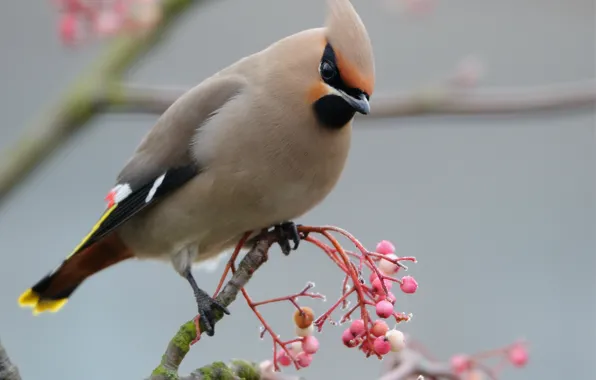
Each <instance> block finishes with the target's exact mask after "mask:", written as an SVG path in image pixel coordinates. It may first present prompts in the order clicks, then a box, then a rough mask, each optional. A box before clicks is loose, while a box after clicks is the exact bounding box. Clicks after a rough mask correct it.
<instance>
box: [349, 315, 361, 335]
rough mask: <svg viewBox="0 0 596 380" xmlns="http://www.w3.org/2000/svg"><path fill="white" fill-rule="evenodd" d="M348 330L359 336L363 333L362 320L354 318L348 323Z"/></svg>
mask: <svg viewBox="0 0 596 380" xmlns="http://www.w3.org/2000/svg"><path fill="white" fill-rule="evenodd" d="M350 332H351V333H352V335H354V336H359V335H362V334H364V321H363V320H362V319H356V320H355V321H353V322H352V324H351V325H350Z"/></svg>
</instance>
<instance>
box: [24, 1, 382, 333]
mask: <svg viewBox="0 0 596 380" xmlns="http://www.w3.org/2000/svg"><path fill="white" fill-rule="evenodd" d="M374 81H375V72H374V59H373V52H372V47H371V43H370V39H369V36H368V34H367V31H366V29H365V27H364V25H363V23H362V21H361V19H360V17H359V16H358V14H357V13H356V11H355V10H354V8H353V7H352V4H351V3H350V2H349V0H328V1H327V19H326V22H325V26H324V27H322V28H314V29H308V30H305V31H302V32H299V33H296V34H294V35H291V36H288V37H286V38H283V39H281V40H279V41H278V42H275V43H273V44H271V45H270V46H268V47H267V48H265V49H264V50H262V51H260V52H257V53H255V54H253V55H250V56H248V57H245V58H243V59H241V60H239V61H237V62H236V63H234V64H232V65H230V66H228V67H227V68H225V69H223V70H221V71H220V72H218V73H216V74H214V75H213V76H211V77H209V78H207V79H205V80H204V81H203V82H201V83H200V84H198V85H197V86H195V87H193V88H192V89H190V90H189V91H187V92H186V93H185V94H183V95H182V96H181V97H180V98H179V99H177V101H176V102H174V104H172V106H171V107H170V108H169V109H168V110H166V111H165V112H164V113H163V115H161V117H160V118H159V119H158V120H157V122H156V124H155V125H154V126H153V128H152V129H151V130H150V131H149V132H148V134H147V135H146V136H145V137H144V139H143V140H142V141H141V143H140V145H139V146H138V147H137V149H136V151H135V152H134V154H133V155H132V157H131V158H130V160H129V161H128V162H127V163H126V165H125V166H124V168H123V169H122V171H121V172H120V174H119V175H118V177H117V180H116V184H115V186H114V187H113V188H112V190H111V191H110V192H109V194H108V196H107V198H106V199H107V202H108V205H107V207H106V209H105V211H104V213H103V215H102V216H101V217H100V219H99V221H98V222H97V223H96V224H95V226H94V227H93V228H92V229H91V231H90V232H89V234H88V235H87V236H86V237H85V238H84V239H83V240H82V241H81V242H80V244H79V245H78V246H77V247H76V248H75V249H74V250H73V251H72V253H71V254H70V255H69V256H68V257H67V258H66V259H64V260H63V261H62V263H61V264H60V265H59V266H58V267H57V268H56V269H54V270H53V271H51V272H50V273H49V274H48V275H46V276H45V277H43V278H42V279H41V280H40V281H38V282H37V283H36V284H35V285H33V287H31V288H30V289H28V290H26V291H25V292H24V293H23V294H22V295H21V296H20V298H19V304H20V305H21V306H29V307H32V308H33V313H34V314H38V313H40V312H44V311H50V312H55V311H57V310H58V309H60V308H61V307H62V306H63V305H64V304H65V303H66V302H67V300H68V298H69V297H70V296H71V295H72V294H73V292H74V291H75V289H77V288H78V287H79V285H81V283H82V282H83V281H84V280H85V279H86V278H88V277H89V276H92V275H93V274H95V273H97V272H99V271H101V270H103V269H105V268H107V267H109V266H111V265H114V264H116V263H118V262H121V261H123V260H126V259H129V258H139V259H161V260H169V261H171V263H172V264H173V266H174V268H175V269H176V271H177V272H178V273H179V274H180V275H181V276H183V277H184V278H186V280H187V281H188V282H189V283H190V285H191V286H192V288H193V291H194V295H195V299H196V303H197V306H198V312H199V315H200V318H201V322H202V323H203V324H204V326H205V328H206V332H207V334H208V335H213V334H214V329H213V325H214V315H213V310H216V309H219V310H220V311H223V312H225V313H227V314H229V312H228V310H227V309H226V308H225V307H224V306H223V305H220V304H219V303H218V302H217V301H215V300H214V299H213V298H212V297H211V296H209V295H208V294H207V293H206V292H205V291H203V290H202V289H201V288H199V286H198V285H197V283H196V281H195V279H194V277H193V275H192V273H191V266H192V264H193V263H197V262H199V261H202V260H205V259H209V258H212V257H214V256H216V255H219V254H220V253H222V252H224V251H225V250H227V249H229V248H231V247H233V246H234V245H235V244H237V242H238V241H239V240H240V239H241V237H242V236H243V235H244V234H245V233H246V232H248V231H256V232H260V231H262V230H264V229H269V228H274V229H276V230H277V231H278V232H279V236H280V238H279V244H280V246H281V247H282V251H283V252H284V253H285V254H288V253H289V251H290V249H296V247H297V245H298V242H299V240H300V237H299V236H298V233H297V231H296V225H295V224H294V223H293V222H292V220H294V219H296V218H298V217H299V216H301V215H303V214H305V213H306V212H307V211H309V210H310V209H312V208H313V207H314V206H316V205H317V204H319V203H320V202H321V201H322V200H323V199H324V198H325V197H326V196H327V195H328V194H329V192H330V191H331V190H332V189H333V188H334V186H335V185H336V183H337V181H338V179H339V178H340V175H341V173H342V171H343V168H344V165H345V162H346V158H347V155H348V151H349V148H350V139H351V129H352V119H353V117H354V115H355V113H356V112H359V113H361V114H368V113H369V111H370V108H369V97H370V96H371V95H372V92H373V88H374ZM290 240H292V241H293V243H294V244H293V247H292V248H291V247H290Z"/></svg>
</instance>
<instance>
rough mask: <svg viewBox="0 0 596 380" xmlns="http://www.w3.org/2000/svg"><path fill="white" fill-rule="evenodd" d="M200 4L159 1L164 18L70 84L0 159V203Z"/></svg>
mask: <svg viewBox="0 0 596 380" xmlns="http://www.w3.org/2000/svg"><path fill="white" fill-rule="evenodd" d="M202 2H204V0H163V1H161V7H162V18H161V20H160V21H159V22H158V23H157V24H156V26H155V27H153V28H151V29H149V30H147V31H144V32H142V33H134V34H125V35H121V36H118V37H116V38H114V39H113V40H112V41H110V43H109V44H108V46H107V48H106V52H105V53H104V55H103V56H102V57H100V58H99V59H98V60H97V61H96V62H95V64H93V65H92V66H91V67H90V68H89V69H88V70H87V72H86V73H85V74H83V75H82V76H81V77H80V78H78V79H76V80H75V81H74V84H73V85H72V86H71V87H70V88H68V89H67V90H66V93H65V95H64V96H63V97H61V99H60V100H59V101H58V103H57V104H56V105H55V106H53V107H52V108H51V109H50V110H49V111H47V112H45V113H44V114H42V115H41V117H40V118H39V119H38V120H37V121H36V122H34V123H33V124H32V125H31V127H29V128H28V129H26V130H25V131H24V133H23V134H22V136H21V137H20V138H19V139H18V140H17V142H16V143H15V144H14V145H13V146H12V147H11V148H9V149H7V150H6V151H5V152H3V154H2V157H1V158H0V201H3V200H4V199H5V198H6V196H7V195H8V194H9V192H10V191H12V190H13V189H14V188H15V187H16V186H17V185H18V184H19V183H20V182H22V181H23V180H24V179H25V178H26V177H27V176H28V175H29V174H30V173H31V172H32V171H33V170H34V169H35V168H36V167H37V165H38V164H39V163H41V162H43V160H44V159H45V158H46V157H47V156H49V155H50V154H51V153H52V152H53V151H54V150H55V149H56V148H58V147H59V146H60V145H61V144H62V143H63V142H64V141H66V139H67V138H68V137H69V136H70V135H72V134H73V133H74V132H76V131H78V130H80V129H81V128H82V127H84V126H85V125H87V122H88V121H89V120H90V119H91V118H92V117H93V116H94V115H96V114H97V113H98V112H101V110H102V108H103V106H104V105H105V104H104V102H103V101H102V99H106V98H109V99H111V101H112V102H114V103H117V102H118V99H119V95H118V94H119V92H118V90H119V88H120V87H119V85H118V84H119V83H120V81H121V80H122V75H123V74H124V73H125V72H126V71H127V70H128V69H129V68H130V67H131V66H132V65H133V64H134V63H135V62H137V61H138V60H139V59H140V58H141V57H142V56H143V55H144V54H145V53H146V52H147V51H149V50H151V49H152V48H154V47H155V46H157V44H158V42H159V41H160V39H161V37H162V36H163V35H164V33H165V32H166V31H167V30H168V28H169V27H170V26H171V25H173V24H174V23H175V21H176V20H177V18H178V17H179V16H180V15H181V14H182V13H184V12H185V11H188V10H189V9H191V5H195V4H199V3H202Z"/></svg>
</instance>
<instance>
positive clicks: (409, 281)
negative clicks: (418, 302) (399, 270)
mask: <svg viewBox="0 0 596 380" xmlns="http://www.w3.org/2000/svg"><path fill="white" fill-rule="evenodd" d="M399 287H400V288H401V290H402V292H404V293H408V294H412V293H414V292H416V289H418V283H417V282H416V280H414V277H412V276H404V277H403V278H402V279H401V285H400V286H399Z"/></svg>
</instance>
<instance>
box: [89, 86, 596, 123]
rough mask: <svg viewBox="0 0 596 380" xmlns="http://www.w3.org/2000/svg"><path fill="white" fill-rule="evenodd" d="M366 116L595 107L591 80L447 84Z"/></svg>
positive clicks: (135, 97) (390, 99)
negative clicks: (501, 85) (491, 85)
mask: <svg viewBox="0 0 596 380" xmlns="http://www.w3.org/2000/svg"><path fill="white" fill-rule="evenodd" d="M186 90H187V89H186V88H176V87H155V86H143V85H135V84H123V85H122V87H120V88H119V89H118V91H117V92H116V96H114V93H104V94H100V96H99V97H97V98H96V99H95V103H96V105H97V106H98V107H101V108H102V109H105V110H106V111H111V112H127V113H148V114H151V113H154V114H161V113H163V112H164V111H165V110H166V109H167V108H168V107H169V106H170V105H172V103H173V102H174V101H175V100H176V99H177V98H178V97H179V96H180V95H182V94H183V93H184V92H185V91H186ZM371 103H372V104H371V110H372V112H371V114H370V115H369V116H366V117H367V118H370V117H374V118H391V117H404V116H426V115H474V114H490V113H515V112H536V111H547V110H561V109H569V108H580V107H586V106H592V107H593V106H595V105H596V82H594V81H582V82H574V83H564V84H558V85H548V86H536V87H526V88H495V89H484V90H463V89H460V90H457V89H454V88H450V87H436V88H430V89H423V90H420V91H417V92H413V93H398V94H395V95H381V96H377V97H375V98H373V101H372V102H371Z"/></svg>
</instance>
